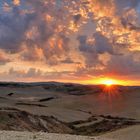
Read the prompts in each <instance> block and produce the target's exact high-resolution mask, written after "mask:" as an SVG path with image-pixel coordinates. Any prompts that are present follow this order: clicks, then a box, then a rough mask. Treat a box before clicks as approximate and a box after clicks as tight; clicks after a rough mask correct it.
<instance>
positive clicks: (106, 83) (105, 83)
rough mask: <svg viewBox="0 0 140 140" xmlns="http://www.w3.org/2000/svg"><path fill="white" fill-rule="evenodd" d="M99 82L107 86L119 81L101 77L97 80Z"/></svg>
mask: <svg viewBox="0 0 140 140" xmlns="http://www.w3.org/2000/svg"><path fill="white" fill-rule="evenodd" d="M99 84H103V85H106V86H108V87H110V86H112V85H118V84H120V82H119V81H117V80H114V79H108V78H107V79H101V80H99Z"/></svg>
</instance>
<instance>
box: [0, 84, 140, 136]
mask: <svg viewBox="0 0 140 140" xmlns="http://www.w3.org/2000/svg"><path fill="white" fill-rule="evenodd" d="M105 88H106V86H105V85H81V84H71V83H57V82H44V83H0V130H7V131H26V132H27V131H28V132H45V133H59V134H72V135H83V136H99V135H106V134H107V133H110V132H117V131H118V130H119V129H125V128H128V127H130V128H131V127H132V128H133V127H134V126H139V125H140V110H139V107H140V102H139V98H140V94H139V92H140V87H137V86H135V87H128V86H117V85H116V86H115V85H114V88H115V90H112V91H110V92H108V91H107V90H105ZM107 88H108V87H107ZM138 128H139V127H138ZM131 133H132V132H131ZM134 133H135V132H134Z"/></svg>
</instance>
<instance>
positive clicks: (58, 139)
mask: <svg viewBox="0 0 140 140" xmlns="http://www.w3.org/2000/svg"><path fill="white" fill-rule="evenodd" d="M139 132H140V125H138V126H132V127H128V128H124V129H120V130H117V131H114V132H111V133H107V134H104V135H102V136H98V137H86V136H75V135H63V134H62V135H61V134H52V133H49V134H47V133H41V132H40V133H30V132H14V131H0V140H140V133H139Z"/></svg>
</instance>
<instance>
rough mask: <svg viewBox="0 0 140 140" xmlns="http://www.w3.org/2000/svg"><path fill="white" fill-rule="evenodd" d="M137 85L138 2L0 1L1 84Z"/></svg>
mask: <svg viewBox="0 0 140 140" xmlns="http://www.w3.org/2000/svg"><path fill="white" fill-rule="evenodd" d="M102 78H112V79H116V80H120V81H122V82H123V84H125V85H140V0H1V1H0V81H17V82H31V81H32V82H37V81H60V82H78V83H85V84H86V83H93V84H96V83H97V81H98V79H102Z"/></svg>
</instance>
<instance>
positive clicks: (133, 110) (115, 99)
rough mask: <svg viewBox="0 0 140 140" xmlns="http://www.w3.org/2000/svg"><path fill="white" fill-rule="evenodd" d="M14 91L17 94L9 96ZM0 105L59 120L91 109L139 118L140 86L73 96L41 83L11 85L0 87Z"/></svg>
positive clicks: (68, 119) (80, 116) (84, 114)
mask: <svg viewBox="0 0 140 140" xmlns="http://www.w3.org/2000/svg"><path fill="white" fill-rule="evenodd" d="M11 92H13V93H14V95H12V96H7V94H8V93H11ZM0 97H3V98H6V99H3V98H0V107H13V108H18V109H21V110H25V111H27V112H30V113H32V114H36V115H48V116H51V115H52V116H55V117H56V118H58V119H59V120H62V121H66V122H71V121H76V120H84V119H87V118H89V117H90V114H89V113H88V112H92V113H93V114H96V115H112V116H119V117H128V118H135V119H138V120H139V119H140V109H139V107H140V102H139V99H140V90H136V91H135V90H134V91H131V92H128V93H123V92H122V93H119V94H111V95H110V94H109V95H108V94H102V93H100V94H91V95H83V96H74V95H68V94H64V93H63V92H61V93H55V92H50V91H47V90H45V89H44V88H42V87H40V86H35V87H25V88H19V87H17V88H11V87H0ZM47 97H54V98H55V99H53V100H50V101H46V102H38V100H39V99H42V98H47ZM21 102H22V103H33V104H41V105H45V106H47V107H34V106H24V105H16V103H21Z"/></svg>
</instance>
